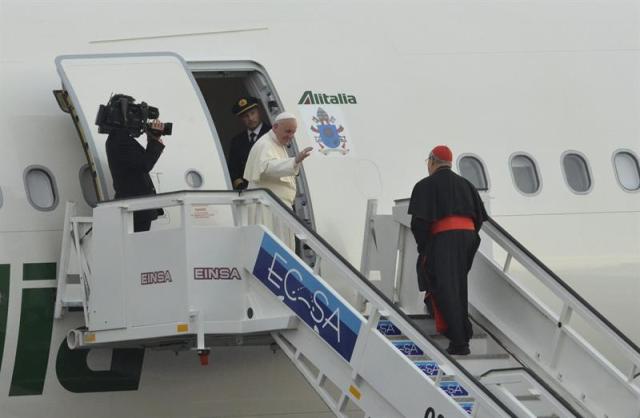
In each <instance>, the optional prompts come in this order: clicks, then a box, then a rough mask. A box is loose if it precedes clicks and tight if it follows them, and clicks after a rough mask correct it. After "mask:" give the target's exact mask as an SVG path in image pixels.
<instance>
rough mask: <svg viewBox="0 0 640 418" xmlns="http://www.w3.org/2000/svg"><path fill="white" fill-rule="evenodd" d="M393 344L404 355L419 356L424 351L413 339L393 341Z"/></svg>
mask: <svg viewBox="0 0 640 418" xmlns="http://www.w3.org/2000/svg"><path fill="white" fill-rule="evenodd" d="M392 343H393V345H394V346H395V347H396V348H397V349H398V350H400V351H401V352H402V353H403V354H404V355H406V356H421V355H423V354H424V352H423V351H422V350H421V349H420V347H418V346H417V345H416V344H415V343H414V342H413V341H409V340H403V341H393V342H392Z"/></svg>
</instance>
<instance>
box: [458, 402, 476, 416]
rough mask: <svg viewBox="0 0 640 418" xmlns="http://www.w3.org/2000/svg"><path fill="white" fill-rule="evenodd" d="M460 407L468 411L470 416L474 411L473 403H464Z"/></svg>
mask: <svg viewBox="0 0 640 418" xmlns="http://www.w3.org/2000/svg"><path fill="white" fill-rule="evenodd" d="M460 406H461V407H462V409H464V410H465V411H467V413H468V414H470V413H471V411H472V410H473V402H462V403H461V404H460Z"/></svg>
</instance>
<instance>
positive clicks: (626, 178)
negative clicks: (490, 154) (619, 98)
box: [458, 150, 640, 196]
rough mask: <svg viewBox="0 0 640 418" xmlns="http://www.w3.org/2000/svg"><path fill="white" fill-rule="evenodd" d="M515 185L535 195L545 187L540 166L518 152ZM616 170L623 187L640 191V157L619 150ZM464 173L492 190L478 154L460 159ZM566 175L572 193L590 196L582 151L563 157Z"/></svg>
mask: <svg viewBox="0 0 640 418" xmlns="http://www.w3.org/2000/svg"><path fill="white" fill-rule="evenodd" d="M509 166H510V167H511V178H512V179H513V184H514V186H515V187H516V189H518V190H519V191H520V192H522V193H523V194H525V195H528V196H532V195H535V194H537V193H538V192H539V191H540V189H541V187H542V185H541V180H540V179H541V177H540V173H539V170H538V166H537V164H536V162H535V160H534V159H533V157H531V156H530V155H528V154H525V153H515V154H513V155H512V156H511V158H510V161H509ZM613 167H614V171H615V174H616V178H617V179H618V184H619V185H620V187H621V188H622V189H623V190H625V191H629V192H633V191H637V190H640V164H639V163H638V157H637V156H636V155H635V154H634V153H633V152H632V151H630V150H619V151H616V152H615V153H614V154H613ZM458 170H459V172H460V174H461V175H462V176H463V177H464V178H466V179H467V180H469V181H470V182H471V183H472V184H473V185H474V186H475V187H476V188H477V189H478V190H485V191H486V190H489V187H490V185H489V181H488V176H487V172H486V170H485V167H484V164H483V163H482V161H481V160H480V158H478V157H477V156H475V155H469V154H467V155H464V154H463V155H462V156H461V157H460V158H459V159H458ZM562 173H563V175H564V179H565V182H566V183H567V186H568V187H569V189H570V190H571V191H573V192H574V193H577V194H587V193H589V192H590V191H591V188H592V185H593V181H592V175H591V168H590V167H589V163H588V162H587V158H586V157H585V156H584V155H583V154H582V153H580V152H578V151H567V152H565V153H564V154H562Z"/></svg>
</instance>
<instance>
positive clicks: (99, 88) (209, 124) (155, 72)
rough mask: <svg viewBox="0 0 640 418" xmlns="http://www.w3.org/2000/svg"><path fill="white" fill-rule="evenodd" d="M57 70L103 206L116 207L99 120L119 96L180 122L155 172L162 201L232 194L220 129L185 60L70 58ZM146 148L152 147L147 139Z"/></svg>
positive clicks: (170, 56) (61, 96)
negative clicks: (180, 193)
mask: <svg viewBox="0 0 640 418" xmlns="http://www.w3.org/2000/svg"><path fill="white" fill-rule="evenodd" d="M56 67H57V70H58V73H59V74H60V78H61V79H62V85H63V88H64V91H66V94H65V93H64V91H63V92H56V98H57V100H58V102H59V103H60V104H61V107H63V110H66V111H69V112H70V113H71V114H72V117H73V118H74V122H75V124H76V127H77V129H78V132H79V134H80V137H81V140H82V142H83V146H84V148H85V153H86V155H87V159H88V162H89V165H90V167H91V169H92V171H93V174H94V176H95V177H94V180H95V181H94V184H95V187H96V195H97V200H98V201H105V200H111V199H113V198H114V190H113V182H112V179H111V173H110V171H109V165H108V163H107V155H106V149H105V142H106V140H107V135H105V134H99V133H98V127H97V126H96V125H95V119H96V114H97V111H98V107H99V105H101V104H106V103H107V101H108V100H109V98H110V96H111V95H112V94H117V93H122V94H126V95H129V96H132V97H134V98H135V99H136V102H137V103H140V102H142V101H144V102H146V103H147V104H149V105H150V106H154V107H157V108H158V109H159V110H160V119H161V120H162V121H165V122H173V134H172V135H171V136H165V137H164V144H165V149H164V152H163V154H162V156H161V157H160V159H159V160H158V162H157V163H156V165H155V167H154V168H153V170H152V171H151V177H152V179H153V181H154V183H155V186H156V191H157V192H158V193H165V192H171V191H176V190H188V189H199V188H201V189H209V190H224V189H228V188H230V181H229V176H228V172H227V169H226V163H225V162H224V158H225V157H224V154H223V152H222V148H221V146H220V141H219V140H218V137H217V133H216V130H215V128H214V126H213V121H212V120H211V116H210V114H209V111H208V109H207V107H206V105H205V102H204V100H203V98H202V95H201V93H200V89H199V88H198V85H197V84H196V82H195V80H194V78H193V76H192V74H191V72H190V71H189V70H188V68H187V66H186V63H185V61H184V59H183V58H182V57H181V56H179V55H178V54H175V53H140V54H95V55H64V56H59V57H57V58H56ZM65 107H67V109H64V108H65ZM138 140H139V141H140V143H141V144H143V145H146V136H145V135H142V136H140V138H138ZM159 221H161V220H160V219H159ZM166 222H168V220H165V223H166ZM158 223H160V224H161V223H163V222H158Z"/></svg>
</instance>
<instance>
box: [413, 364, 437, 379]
mask: <svg viewBox="0 0 640 418" xmlns="http://www.w3.org/2000/svg"><path fill="white" fill-rule="evenodd" d="M414 363H415V364H416V366H418V368H419V369H420V370H422V372H423V373H424V374H426V375H427V376H436V375H437V374H438V363H436V362H435V361H416V362H414Z"/></svg>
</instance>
